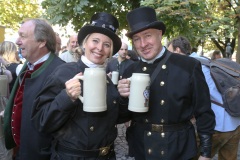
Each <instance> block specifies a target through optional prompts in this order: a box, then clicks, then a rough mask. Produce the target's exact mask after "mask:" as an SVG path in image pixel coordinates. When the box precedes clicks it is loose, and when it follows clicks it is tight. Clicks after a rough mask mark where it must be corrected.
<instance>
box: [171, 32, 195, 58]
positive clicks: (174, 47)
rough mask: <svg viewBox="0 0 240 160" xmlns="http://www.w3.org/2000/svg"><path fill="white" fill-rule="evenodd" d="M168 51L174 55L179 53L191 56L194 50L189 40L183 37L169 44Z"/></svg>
mask: <svg viewBox="0 0 240 160" xmlns="http://www.w3.org/2000/svg"><path fill="white" fill-rule="evenodd" d="M167 46H168V50H169V51H170V52H173V53H178V54H182V55H190V54H191V51H192V52H195V51H194V50H192V47H191V44H190V43H189V41H188V39H187V38H185V37H182V36H179V37H178V38H175V39H173V40H171V41H170V42H169V43H168V45H167Z"/></svg>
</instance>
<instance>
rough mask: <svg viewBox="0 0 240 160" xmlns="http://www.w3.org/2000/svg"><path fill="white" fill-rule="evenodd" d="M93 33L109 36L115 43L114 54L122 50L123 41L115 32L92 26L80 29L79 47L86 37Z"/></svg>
mask: <svg viewBox="0 0 240 160" xmlns="http://www.w3.org/2000/svg"><path fill="white" fill-rule="evenodd" d="M91 33H101V34H104V35H106V36H108V37H109V38H110V39H111V40H112V41H113V54H115V53H117V52H118V51H119V50H120V48H121V46H122V42H121V39H120V38H119V37H118V36H117V35H116V34H115V33H114V32H112V31H110V30H108V29H106V28H102V27H97V26H91V25H85V26H83V27H82V28H81V29H80V31H79V33H78V43H79V45H81V44H82V42H83V40H84V39H85V37H86V36H87V35H89V34H91Z"/></svg>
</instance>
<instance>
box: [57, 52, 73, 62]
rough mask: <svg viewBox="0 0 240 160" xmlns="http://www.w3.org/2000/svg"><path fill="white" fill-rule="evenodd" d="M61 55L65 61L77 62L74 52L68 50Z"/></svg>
mask: <svg viewBox="0 0 240 160" xmlns="http://www.w3.org/2000/svg"><path fill="white" fill-rule="evenodd" d="M59 57H60V58H61V59H62V60H64V61H65V62H67V63H68V62H77V59H76V58H75V57H74V55H73V53H71V52H69V51H66V52H64V53H61V54H60V55H59Z"/></svg>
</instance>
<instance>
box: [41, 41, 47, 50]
mask: <svg viewBox="0 0 240 160" xmlns="http://www.w3.org/2000/svg"><path fill="white" fill-rule="evenodd" d="M39 43H40V45H39V48H43V47H45V46H46V43H47V41H42V42H39Z"/></svg>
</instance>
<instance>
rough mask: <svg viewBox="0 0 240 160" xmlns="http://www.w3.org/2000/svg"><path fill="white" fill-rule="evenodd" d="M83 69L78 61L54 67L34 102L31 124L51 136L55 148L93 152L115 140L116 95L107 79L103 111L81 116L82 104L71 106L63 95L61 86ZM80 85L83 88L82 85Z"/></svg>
mask: <svg viewBox="0 0 240 160" xmlns="http://www.w3.org/2000/svg"><path fill="white" fill-rule="evenodd" d="M85 68H87V66H86V65H85V64H84V63H83V62H82V61H81V59H80V60H79V61H78V62H72V63H66V64H64V65H62V66H60V67H58V68H57V69H56V70H55V71H54V74H52V75H51V76H50V77H49V79H48V81H47V82H46V84H45V86H44V88H43V90H42V91H41V92H40V94H39V96H38V97H37V99H36V101H35V105H34V106H35V111H34V113H33V115H32V121H33V123H34V125H35V126H36V127H37V128H38V129H39V131H41V132H42V133H50V134H52V135H53V136H54V138H55V140H56V142H57V145H58V144H60V145H62V146H65V148H71V149H77V150H97V149H99V148H101V147H105V146H108V145H113V143H114V140H115V138H116V137H117V128H116V121H117V118H118V113H119V112H118V111H119V108H118V101H119V93H118V91H117V89H116V87H115V86H114V85H113V83H112V81H111V79H109V78H108V77H107V111H104V112H99V113H90V112H84V111H83V103H82V102H81V101H80V100H79V99H77V100H76V101H75V102H72V100H71V99H70V98H69V96H68V95H67V93H66V91H65V82H66V81H67V80H69V79H71V78H73V77H74V76H75V75H76V74H78V73H80V72H84V70H85ZM80 82H81V85H82V86H83V83H84V82H82V81H80ZM82 88H83V87H82ZM93 92H94V90H93ZM82 93H83V92H82ZM83 94H84V93H83ZM54 153H57V155H59V156H60V157H58V158H59V159H61V158H62V159H64V160H67V159H71V160H75V159H76V160H80V158H79V157H70V155H68V156H67V154H66V153H64V152H58V150H56V149H55V148H54ZM65 156H66V157H65ZM52 158H54V155H53V157H52ZM96 158H97V157H95V159H96ZM82 159H84V158H82Z"/></svg>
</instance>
